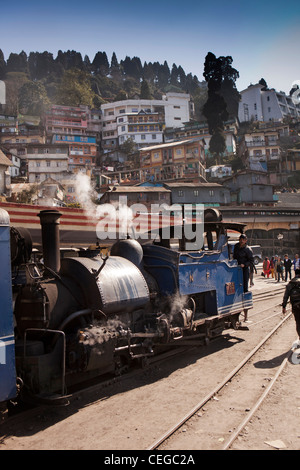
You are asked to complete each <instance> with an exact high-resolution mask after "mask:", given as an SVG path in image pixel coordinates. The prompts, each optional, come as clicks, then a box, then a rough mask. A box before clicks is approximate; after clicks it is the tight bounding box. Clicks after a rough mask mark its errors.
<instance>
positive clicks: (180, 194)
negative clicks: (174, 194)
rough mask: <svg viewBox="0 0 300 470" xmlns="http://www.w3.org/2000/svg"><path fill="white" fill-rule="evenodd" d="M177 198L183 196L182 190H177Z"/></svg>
mask: <svg viewBox="0 0 300 470" xmlns="http://www.w3.org/2000/svg"><path fill="white" fill-rule="evenodd" d="M178 196H180V197H183V196H184V191H182V189H178Z"/></svg>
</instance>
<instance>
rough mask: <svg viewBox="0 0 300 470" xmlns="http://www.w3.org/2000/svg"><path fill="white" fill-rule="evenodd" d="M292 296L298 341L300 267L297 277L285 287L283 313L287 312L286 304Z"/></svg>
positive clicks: (299, 327)
mask: <svg viewBox="0 0 300 470" xmlns="http://www.w3.org/2000/svg"><path fill="white" fill-rule="evenodd" d="M289 298H290V302H291V304H292V312H293V315H294V318H295V321H296V331H297V334H298V341H299V340H300V269H296V271H295V277H293V279H291V280H290V282H289V283H288V284H287V286H286V288H285V293H284V296H283V301H282V313H283V314H285V313H286V304H287V303H288V300H289Z"/></svg>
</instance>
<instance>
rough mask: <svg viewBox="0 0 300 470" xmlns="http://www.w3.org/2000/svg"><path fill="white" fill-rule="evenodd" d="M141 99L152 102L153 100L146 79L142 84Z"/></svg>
mask: <svg viewBox="0 0 300 470" xmlns="http://www.w3.org/2000/svg"><path fill="white" fill-rule="evenodd" d="M140 98H141V100H151V99H152V96H151V92H150V87H149V83H148V82H147V80H145V79H143V81H142V83H141V94H140Z"/></svg>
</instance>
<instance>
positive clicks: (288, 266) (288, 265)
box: [283, 255, 292, 281]
mask: <svg viewBox="0 0 300 470" xmlns="http://www.w3.org/2000/svg"><path fill="white" fill-rule="evenodd" d="M283 264H284V273H285V278H284V280H285V281H287V280H288V274H289V276H290V280H291V279H292V273H291V269H292V260H290V258H289V256H288V255H284V260H283Z"/></svg>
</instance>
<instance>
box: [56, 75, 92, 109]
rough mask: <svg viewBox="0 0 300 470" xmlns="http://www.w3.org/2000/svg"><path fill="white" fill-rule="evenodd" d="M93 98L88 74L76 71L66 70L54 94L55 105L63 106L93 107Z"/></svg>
mask: <svg viewBox="0 0 300 470" xmlns="http://www.w3.org/2000/svg"><path fill="white" fill-rule="evenodd" d="M94 97H95V93H94V92H93V90H92V88H91V82H90V76H89V74H87V73H86V72H83V71H81V70H78V69H72V70H67V71H66V72H65V73H64V75H63V78H62V80H61V83H60V85H59V86H58V90H57V94H56V102H57V104H60V105H63V106H80V105H81V104H82V105H87V106H91V107H93V100H94Z"/></svg>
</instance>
